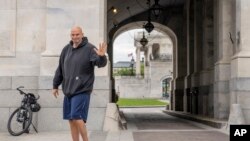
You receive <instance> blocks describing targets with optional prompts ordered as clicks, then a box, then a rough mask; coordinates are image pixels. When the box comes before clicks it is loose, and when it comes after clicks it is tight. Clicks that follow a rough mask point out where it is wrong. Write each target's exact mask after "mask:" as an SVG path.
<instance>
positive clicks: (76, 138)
mask: <svg viewBox="0 0 250 141" xmlns="http://www.w3.org/2000/svg"><path fill="white" fill-rule="evenodd" d="M69 125H70V130H71V136H72V139H73V141H79V130H78V126H77V123H76V122H75V120H69Z"/></svg>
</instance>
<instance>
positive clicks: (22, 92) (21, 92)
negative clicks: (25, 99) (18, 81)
mask: <svg viewBox="0 0 250 141" xmlns="http://www.w3.org/2000/svg"><path fill="white" fill-rule="evenodd" d="M20 88H24V86H20V87H18V88H16V89H17V90H18V91H19V92H20V94H25V95H26V93H25V92H24V91H22V90H20Z"/></svg>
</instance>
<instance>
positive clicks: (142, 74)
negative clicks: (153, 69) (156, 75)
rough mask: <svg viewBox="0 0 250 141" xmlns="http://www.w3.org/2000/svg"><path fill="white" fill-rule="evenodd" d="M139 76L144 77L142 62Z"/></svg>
mask: <svg viewBox="0 0 250 141" xmlns="http://www.w3.org/2000/svg"><path fill="white" fill-rule="evenodd" d="M141 76H142V77H144V64H143V62H142V63H141Z"/></svg>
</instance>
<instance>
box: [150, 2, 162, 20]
mask: <svg viewBox="0 0 250 141" xmlns="http://www.w3.org/2000/svg"><path fill="white" fill-rule="evenodd" d="M151 9H152V11H153V14H154V15H155V17H156V18H158V17H159V15H160V14H161V11H162V7H161V6H160V5H159V0H155V4H154V5H153V6H152V8H151Z"/></svg>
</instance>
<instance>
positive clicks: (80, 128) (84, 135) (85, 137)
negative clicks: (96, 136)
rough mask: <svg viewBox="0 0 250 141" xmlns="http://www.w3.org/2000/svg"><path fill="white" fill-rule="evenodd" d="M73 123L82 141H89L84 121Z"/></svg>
mask: <svg viewBox="0 0 250 141" xmlns="http://www.w3.org/2000/svg"><path fill="white" fill-rule="evenodd" d="M75 122H76V124H77V126H78V131H79V132H80V134H81V136H82V140H83V141H89V140H88V133H87V128H86V124H85V123H84V121H83V120H75Z"/></svg>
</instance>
